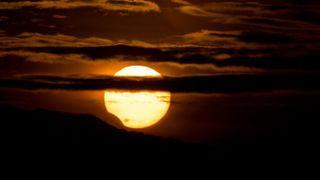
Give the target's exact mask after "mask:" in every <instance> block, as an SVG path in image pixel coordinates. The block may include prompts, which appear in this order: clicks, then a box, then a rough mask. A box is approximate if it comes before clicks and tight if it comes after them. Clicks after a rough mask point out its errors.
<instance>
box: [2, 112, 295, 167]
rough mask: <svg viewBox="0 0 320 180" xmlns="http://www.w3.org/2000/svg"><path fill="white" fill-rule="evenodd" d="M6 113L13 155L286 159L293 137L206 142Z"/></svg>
mask: <svg viewBox="0 0 320 180" xmlns="http://www.w3.org/2000/svg"><path fill="white" fill-rule="evenodd" d="M0 112H1V115H2V118H1V126H0V127H1V134H2V136H1V138H2V141H1V142H2V150H4V153H3V155H5V156H7V157H9V158H30V159H34V158H40V159H41V158H44V159H46V158H50V159H55V158H56V157H57V158H60V159H62V160H64V158H65V157H67V158H70V157H72V158H76V159H78V160H79V159H80V160H82V159H97V160H101V161H102V160H103V159H108V160H110V159H118V158H121V159H126V158H135V159H140V160H141V159H147V160H150V161H152V160H155V159H158V160H159V159H161V160H165V159H166V160H169V161H173V160H174V159H181V160H185V161H186V160H187V161H189V160H197V161H202V160H204V161H208V162H211V163H217V162H221V161H226V162H229V160H232V161H237V162H240V163H242V162H247V161H255V162H264V161H271V162H272V161H274V162H273V163H275V162H285V161H286V159H287V158H288V157H289V155H290V151H291V150H290V149H289V135H286V134H284V135H283V134H282V135H273V136H266V137H235V138H233V139H228V140H226V141H222V142H223V143H219V144H210V145H205V144H192V143H186V142H181V141H179V140H174V139H168V138H162V137H156V136H151V135H145V134H143V133H137V132H129V131H126V130H122V129H117V128H115V127H113V126H111V125H108V124H106V123H105V122H103V121H102V120H100V119H98V118H96V117H94V116H92V115H88V114H72V113H66V112H56V111H50V110H44V109H36V110H23V109H18V108H15V107H10V106H2V107H1V109H0ZM163 158H164V159H163ZM179 162H180V161H179ZM193 165H195V164H193Z"/></svg>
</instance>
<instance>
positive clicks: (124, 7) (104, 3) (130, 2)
mask: <svg viewBox="0 0 320 180" xmlns="http://www.w3.org/2000/svg"><path fill="white" fill-rule="evenodd" d="M84 7H88V8H99V9H102V10H108V11H130V12H150V11H154V12H160V8H159V6H158V5H157V4H155V3H154V2H151V1H147V0H118V1H111V0H89V1H86V0H72V1H71V0H67V1H66V0H42V1H19V2H0V9H21V8H36V9H75V8H84Z"/></svg>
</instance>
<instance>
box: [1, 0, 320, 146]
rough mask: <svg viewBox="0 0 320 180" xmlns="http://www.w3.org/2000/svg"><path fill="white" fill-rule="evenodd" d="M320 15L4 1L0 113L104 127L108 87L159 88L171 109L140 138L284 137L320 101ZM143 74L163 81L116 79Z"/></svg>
mask: <svg viewBox="0 0 320 180" xmlns="http://www.w3.org/2000/svg"><path fill="white" fill-rule="evenodd" d="M319 9H320V3H319V2H318V1H315V0H314V1H313V0H305V1H302V0H301V1H299V0H295V1H292V0H290V1H289V0H277V1H276V0H269V1H262V0H252V1H246V0H229V1H222V0H153V1H149V0H55V1H50V0H36V1H35V0H32V1H20V0H11V1H1V2H0V77H1V79H0V83H1V87H0V88H1V89H0V91H1V97H0V103H1V104H13V105H15V106H19V107H24V108H38V107H42V108H48V109H54V110H61V111H70V112H88V113H91V114H94V115H96V116H98V117H100V118H102V119H108V117H109V116H110V114H107V112H106V111H105V109H104V105H103V91H102V90H103V89H104V88H126V89H128V88H129V89H130V87H131V86H132V87H135V88H136V87H144V88H151V89H156V88H160V89H164V90H170V91H172V92H173V95H172V104H171V107H170V111H169V112H168V114H167V115H166V116H165V118H164V119H163V120H162V121H161V123H159V124H158V125H156V126H155V127H152V128H149V129H146V130H143V131H144V132H147V133H150V134H156V135H161V136H169V137H178V138H181V139H187V140H188V139H192V140H195V141H202V142H208V141H211V140H212V139H216V138H217V137H219V136H220V135H221V136H224V137H225V136H231V134H233V133H234V134H242V135H244V134H246V133H248V132H271V131H272V132H273V131H276V132H287V129H288V122H289V120H290V119H294V118H297V119H298V120H300V119H303V117H305V116H306V115H305V114H307V113H308V114H309V115H310V114H312V112H313V111H312V110H313V109H314V104H315V103H316V100H317V99H319V97H320V96H319V95H320V94H319V85H318V84H319V78H318V77H319V72H320V63H319V59H320V43H319V42H320V35H319V34H320V33H319V32H320V20H319V19H320V13H319ZM136 64H139V65H146V66H149V67H151V68H153V69H156V70H157V71H158V72H160V73H161V74H162V75H164V76H165V78H164V79H162V80H159V81H158V80H157V81H152V82H150V81H147V82H145V81H141V82H140V84H139V86H135V85H133V84H134V83H135V81H134V82H131V81H130V80H129V82H128V80H127V79H120V80H116V81H114V80H113V79H112V78H110V76H111V75H113V74H114V73H115V72H117V71H118V70H120V69H121V68H123V67H125V66H128V65H136ZM115 82H116V83H115ZM132 83H133V84H132ZM65 84H67V85H65ZM140 85H143V86H140ZM77 102H79V103H77ZM190 107H193V108H190ZM266 114H267V115H266ZM199 115H201V116H199ZM107 116H108V117H107ZM199 117H203V118H201V119H199ZM109 123H111V124H112V123H114V122H109ZM217 134H218V135H217ZM222 134H223V135H222Z"/></svg>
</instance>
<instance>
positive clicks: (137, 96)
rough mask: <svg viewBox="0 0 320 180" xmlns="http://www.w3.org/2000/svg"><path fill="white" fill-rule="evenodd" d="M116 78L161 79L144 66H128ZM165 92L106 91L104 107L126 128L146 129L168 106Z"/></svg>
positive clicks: (159, 75)
mask: <svg viewBox="0 0 320 180" xmlns="http://www.w3.org/2000/svg"><path fill="white" fill-rule="evenodd" d="M114 76H117V77H132V76H136V77H161V74H160V73H159V72H157V71H155V70H154V69H151V68H149V67H146V66H128V67H125V68H123V69H121V70H119V71H118V72H116V73H115V74H114ZM170 98H171V94H170V92H167V91H130V90H106V91H105V94H104V100H105V106H106V109H107V111H108V112H109V113H111V114H114V115H115V116H117V117H118V118H119V119H120V121H121V122H122V123H123V125H124V126H126V127H128V128H146V127H149V126H152V125H154V124H156V123H157V122H159V121H160V120H161V119H162V117H163V116H164V115H165V114H166V113H167V111H168V109H169V106H170Z"/></svg>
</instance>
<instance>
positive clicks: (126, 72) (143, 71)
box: [114, 66, 161, 77]
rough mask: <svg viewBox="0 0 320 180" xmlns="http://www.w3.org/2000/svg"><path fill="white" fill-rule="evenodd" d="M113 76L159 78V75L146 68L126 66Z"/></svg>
mask: <svg viewBox="0 0 320 180" xmlns="http://www.w3.org/2000/svg"><path fill="white" fill-rule="evenodd" d="M114 76H137V77H161V74H160V73H158V72H157V71H155V70H154V69H151V68H149V67H146V66H128V67H125V68H123V69H121V70H120V71H118V72H116V73H115V74H114Z"/></svg>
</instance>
